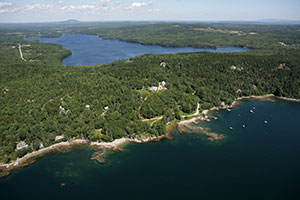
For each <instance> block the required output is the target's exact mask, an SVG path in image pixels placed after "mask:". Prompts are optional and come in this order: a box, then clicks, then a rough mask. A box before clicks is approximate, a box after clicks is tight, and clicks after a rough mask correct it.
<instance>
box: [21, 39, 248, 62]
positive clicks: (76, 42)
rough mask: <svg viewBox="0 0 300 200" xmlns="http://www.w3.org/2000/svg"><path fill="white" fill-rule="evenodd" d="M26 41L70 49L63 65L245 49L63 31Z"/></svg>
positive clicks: (242, 50) (240, 50)
mask: <svg viewBox="0 0 300 200" xmlns="http://www.w3.org/2000/svg"><path fill="white" fill-rule="evenodd" d="M25 39H26V40H39V41H40V42H47V43H55V44H60V45H62V46H63V47H64V48H66V49H69V50H71V51H72V55H71V56H69V57H67V58H65V59H64V60H63V64H64V65H96V64H104V63H108V62H113V61H116V60H119V59H128V58H131V57H135V56H138V55H143V54H146V53H152V54H169V53H187V52H204V51H205V52H214V53H229V52H232V53H233V52H245V51H247V49H245V48H238V47H220V48H217V49H209V48H192V47H178V48H177V47H162V46H155V45H142V44H138V43H130V42H123V41H119V40H103V39H101V38H99V37H98V36H96V35H84V34H63V35H62V36H61V37H59V38H40V37H31V38H25Z"/></svg>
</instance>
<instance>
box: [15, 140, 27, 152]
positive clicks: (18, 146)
mask: <svg viewBox="0 0 300 200" xmlns="http://www.w3.org/2000/svg"><path fill="white" fill-rule="evenodd" d="M27 147H28V144H26V143H25V142H24V141H21V142H19V143H18V144H17V150H20V149H24V148H27Z"/></svg>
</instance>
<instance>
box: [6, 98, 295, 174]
mask: <svg viewBox="0 0 300 200" xmlns="http://www.w3.org/2000/svg"><path fill="white" fill-rule="evenodd" d="M273 97H275V98H278V99H281V100H285V101H292V102H300V99H294V98H287V97H277V96H275V95H273V94H267V95H263V96H245V97H239V98H237V99H235V101H234V102H233V103H232V104H231V105H227V106H222V107H213V108H211V109H209V110H204V111H203V112H202V114H203V115H204V116H198V117H195V118H192V119H189V120H184V121H180V122H178V123H177V124H176V126H177V128H178V129H179V130H181V129H182V130H183V128H182V127H183V126H186V125H189V124H191V123H198V121H209V120H210V119H209V117H208V113H209V112H211V111H216V110H220V109H230V108H233V107H234V106H236V105H237V104H238V102H239V101H241V100H244V99H261V100H263V99H268V98H273ZM171 131H172V129H170V130H169V131H168V132H167V133H166V135H162V136H154V137H141V138H135V139H132V138H120V139H116V140H114V141H113V142H100V143H99V142H90V141H88V140H84V139H74V140H70V141H67V142H61V143H57V144H54V145H51V146H49V147H46V148H43V149H40V150H38V151H34V152H31V153H29V154H27V155H25V156H23V157H22V158H18V159H17V160H16V161H13V162H11V163H8V164H3V163H0V177H3V176H6V175H8V174H9V172H10V171H12V170H14V169H17V168H21V167H24V166H28V165H30V164H32V163H34V162H35V159H36V158H38V157H41V156H43V155H45V154H47V153H49V152H54V151H60V150H63V149H68V148H72V147H74V146H81V145H89V146H92V147H94V148H95V149H112V150H114V149H120V146H121V145H123V144H125V143H130V142H131V143H139V144H141V143H147V142H152V141H160V140H163V139H172V136H171V135H170V133H171ZM204 135H206V136H209V140H211V141H214V140H221V139H222V138H223V137H222V136H219V135H217V134H214V133H208V132H205V133H204Z"/></svg>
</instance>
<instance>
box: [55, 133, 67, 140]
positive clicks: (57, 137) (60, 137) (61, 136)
mask: <svg viewBox="0 0 300 200" xmlns="http://www.w3.org/2000/svg"><path fill="white" fill-rule="evenodd" d="M64 137H65V135H64V134H62V135H58V136H56V137H55V141H57V140H61V139H64Z"/></svg>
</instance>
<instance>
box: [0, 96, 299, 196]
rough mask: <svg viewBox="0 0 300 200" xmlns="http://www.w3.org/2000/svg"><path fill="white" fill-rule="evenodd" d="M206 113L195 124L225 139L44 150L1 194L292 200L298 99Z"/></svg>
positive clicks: (3, 183)
mask: <svg viewBox="0 0 300 200" xmlns="http://www.w3.org/2000/svg"><path fill="white" fill-rule="evenodd" d="M253 107H255V109H254V108H253ZM251 109H252V110H254V113H251V112H249V111H250V110H251ZM210 115H212V116H216V117H217V118H218V119H217V120H212V121H211V122H210V123H208V122H201V123H200V124H199V125H197V126H203V127H208V128H209V129H210V131H212V132H215V133H222V134H225V136H226V137H225V139H224V141H221V142H219V143H211V142H209V141H208V140H207V137H206V136H204V135H196V134H194V135H193V134H192V135H189V134H183V135H180V134H179V133H178V132H177V131H176V130H174V131H173V136H174V139H173V140H163V141H160V142H151V143H146V144H126V145H125V146H124V147H123V148H124V151H122V152H115V153H112V154H110V155H109V156H108V160H107V162H106V163H105V164H98V163H96V162H95V161H90V157H91V155H92V154H93V150H92V148H90V147H75V148H73V150H72V151H70V152H67V153H59V152H56V153H49V154H47V155H46V156H44V157H42V158H40V159H38V160H37V162H36V163H34V164H32V165H30V166H28V167H25V168H22V169H18V170H16V171H14V172H12V174H11V175H10V176H8V177H5V178H2V179H0V193H1V197H3V199H21V198H23V197H26V198H30V199H71V198H72V199H83V198H85V199H108V198H109V199H120V198H122V199H230V200H232V199H237V200H240V199H272V200H273V199H299V197H300V195H299V193H298V192H297V191H298V186H299V180H300V173H299V168H300V145H299V142H300V128H299V124H300V103H294V102H287V101H280V100H278V101H277V102H269V101H257V100H243V101H241V102H240V103H239V104H238V106H236V107H235V108H233V109H232V111H231V112H228V111H226V110H220V111H216V112H212V113H210ZM264 121H267V123H265V122H264ZM243 125H245V126H246V127H245V128H243ZM230 126H231V127H233V130H231V129H229V127H230Z"/></svg>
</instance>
